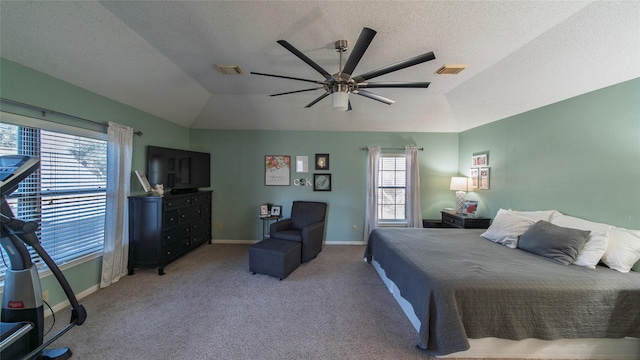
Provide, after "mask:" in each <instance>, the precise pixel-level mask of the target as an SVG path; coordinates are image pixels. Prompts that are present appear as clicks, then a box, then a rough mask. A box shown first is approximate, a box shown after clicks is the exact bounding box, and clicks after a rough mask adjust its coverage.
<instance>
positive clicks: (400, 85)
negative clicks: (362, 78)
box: [356, 81, 431, 89]
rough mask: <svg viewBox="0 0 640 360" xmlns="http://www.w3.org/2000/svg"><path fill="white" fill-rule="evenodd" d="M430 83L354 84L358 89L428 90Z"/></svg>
mask: <svg viewBox="0 0 640 360" xmlns="http://www.w3.org/2000/svg"><path fill="white" fill-rule="evenodd" d="M429 84H431V83H430V82H406V81H394V82H375V83H366V82H362V83H358V84H356V85H357V87H358V88H359V89H373V88H411V89H417V88H425V89H426V88H428V87H429Z"/></svg>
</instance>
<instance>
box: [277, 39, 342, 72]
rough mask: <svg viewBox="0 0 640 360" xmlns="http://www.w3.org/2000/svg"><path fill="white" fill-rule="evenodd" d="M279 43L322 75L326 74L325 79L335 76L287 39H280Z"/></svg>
mask: <svg viewBox="0 0 640 360" xmlns="http://www.w3.org/2000/svg"><path fill="white" fill-rule="evenodd" d="M278 44H280V45H282V46H283V47H284V48H285V49H287V50H289V51H291V52H292V53H293V55H295V56H297V57H299V58H300V60H302V61H304V62H305V63H307V65H309V66H311V67H312V68H314V69H315V70H316V71H317V72H319V73H320V74H322V76H324V78H325V79H327V80H328V79H332V78H333V77H332V76H331V74H329V73H328V72H327V70H325V69H323V68H322V67H321V66H320V65H318V64H316V63H315V62H314V61H313V60H311V59H309V58H308V57H307V56H306V55H305V54H303V53H301V52H300V51H299V50H298V49H296V48H295V47H293V45H291V44H289V43H288V42H287V41H286V40H278Z"/></svg>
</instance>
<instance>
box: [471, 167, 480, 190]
mask: <svg viewBox="0 0 640 360" xmlns="http://www.w3.org/2000/svg"><path fill="white" fill-rule="evenodd" d="M469 177H470V178H471V183H472V185H471V188H472V189H477V188H478V168H471V169H469Z"/></svg>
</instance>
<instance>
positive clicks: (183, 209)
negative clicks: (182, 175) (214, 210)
mask: <svg viewBox="0 0 640 360" xmlns="http://www.w3.org/2000/svg"><path fill="white" fill-rule="evenodd" d="M211 195H212V191H198V192H194V193H189V194H181V195H169V196H164V197H159V196H131V197H129V262H128V266H127V269H128V271H129V275H132V274H133V270H134V269H135V268H138V267H156V268H158V275H164V267H165V265H167V264H169V263H170V262H172V261H173V260H176V259H177V258H179V257H180V256H182V255H184V254H186V253H187V252H189V251H190V250H193V249H194V248H196V247H197V246H199V245H202V244H203V243H205V242H209V243H211V198H212V196H211Z"/></svg>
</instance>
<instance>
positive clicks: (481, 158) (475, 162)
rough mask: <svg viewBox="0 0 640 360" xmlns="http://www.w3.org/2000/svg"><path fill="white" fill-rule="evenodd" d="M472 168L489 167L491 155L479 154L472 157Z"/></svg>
mask: <svg viewBox="0 0 640 360" xmlns="http://www.w3.org/2000/svg"><path fill="white" fill-rule="evenodd" d="M471 166H473V167H483V166H489V154H478V155H473V156H472V157H471Z"/></svg>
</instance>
